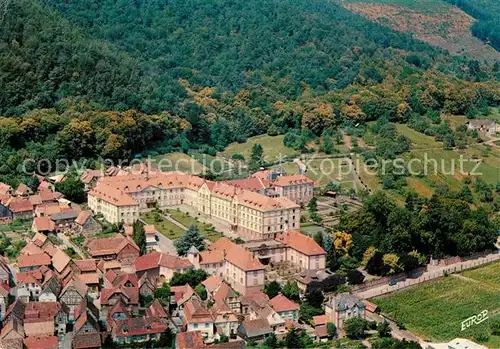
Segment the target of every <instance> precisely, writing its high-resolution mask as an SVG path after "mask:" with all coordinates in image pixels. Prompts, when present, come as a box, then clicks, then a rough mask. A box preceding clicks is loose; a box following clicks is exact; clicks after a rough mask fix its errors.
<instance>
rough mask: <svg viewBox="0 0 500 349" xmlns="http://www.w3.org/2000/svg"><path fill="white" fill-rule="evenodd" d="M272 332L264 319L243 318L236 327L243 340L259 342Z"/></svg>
mask: <svg viewBox="0 0 500 349" xmlns="http://www.w3.org/2000/svg"><path fill="white" fill-rule="evenodd" d="M272 333H273V330H272V329H271V326H269V322H267V320H266V319H254V320H245V321H243V322H242V323H241V324H240V326H239V327H238V335H239V336H240V337H241V338H243V339H244V340H245V341H247V342H250V341H254V342H259V341H263V340H265V339H266V338H267V337H269V336H270V335H271V334H272Z"/></svg>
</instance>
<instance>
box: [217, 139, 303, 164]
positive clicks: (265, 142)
mask: <svg viewBox="0 0 500 349" xmlns="http://www.w3.org/2000/svg"><path fill="white" fill-rule="evenodd" d="M283 138H285V136H283V135H279V136H268V135H263V136H256V137H251V138H249V139H248V140H247V141H246V142H245V143H232V144H230V145H228V147H227V148H226V149H225V150H224V152H223V154H224V155H225V156H227V157H231V156H232V155H234V154H242V155H243V156H244V157H245V160H246V161H248V160H249V159H250V153H251V152H252V147H253V146H254V145H255V144H260V145H261V146H262V148H263V149H264V160H265V161H267V162H275V161H277V160H278V157H279V156H280V155H281V156H291V155H295V154H297V153H298V152H296V151H295V150H293V149H291V148H287V147H285V145H284V144H283Z"/></svg>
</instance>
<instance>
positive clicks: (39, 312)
mask: <svg viewBox="0 0 500 349" xmlns="http://www.w3.org/2000/svg"><path fill="white" fill-rule="evenodd" d="M60 310H61V305H60V304H59V303H58V302H28V303H26V308H25V310H24V322H25V323H26V322H39V321H40V320H41V321H50V320H52V321H53V320H54V318H55V317H56V315H57V313H58V312H59V311H60Z"/></svg>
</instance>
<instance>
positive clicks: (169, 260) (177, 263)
mask: <svg viewBox="0 0 500 349" xmlns="http://www.w3.org/2000/svg"><path fill="white" fill-rule="evenodd" d="M160 266H161V267H165V268H169V269H182V268H189V267H192V266H193V265H192V264H191V262H190V261H189V260H187V259H183V258H180V257H178V256H174V255H170V254H166V253H161V252H156V251H154V252H151V253H148V254H145V255H143V256H140V257H137V258H136V259H135V270H136V271H143V270H149V269H155V268H158V267H160Z"/></svg>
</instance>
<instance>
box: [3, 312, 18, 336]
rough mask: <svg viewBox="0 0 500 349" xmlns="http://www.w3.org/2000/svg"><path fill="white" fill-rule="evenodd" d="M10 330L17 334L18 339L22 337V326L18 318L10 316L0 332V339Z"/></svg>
mask: <svg viewBox="0 0 500 349" xmlns="http://www.w3.org/2000/svg"><path fill="white" fill-rule="evenodd" d="M6 316H7V315H6ZM11 332H15V333H17V336H18V337H19V338H20V339H22V338H23V337H24V327H23V324H22V322H21V320H20V319H18V318H11V319H10V320H9V321H8V322H7V323H4V326H3V328H2V332H1V333H0V339H3V338H4V337H5V336H7V335H8V334H9V333H11Z"/></svg>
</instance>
